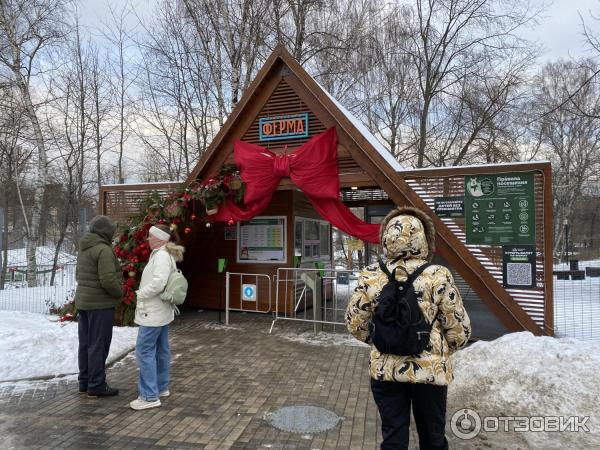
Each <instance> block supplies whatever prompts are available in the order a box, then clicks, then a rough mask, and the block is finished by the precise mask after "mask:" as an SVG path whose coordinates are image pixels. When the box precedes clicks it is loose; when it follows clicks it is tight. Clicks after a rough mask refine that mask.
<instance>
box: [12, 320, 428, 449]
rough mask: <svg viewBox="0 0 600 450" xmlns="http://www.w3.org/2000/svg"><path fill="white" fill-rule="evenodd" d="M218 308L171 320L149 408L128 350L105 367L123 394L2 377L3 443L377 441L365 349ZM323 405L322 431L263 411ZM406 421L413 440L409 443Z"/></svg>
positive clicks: (339, 444) (364, 444)
mask: <svg viewBox="0 0 600 450" xmlns="http://www.w3.org/2000/svg"><path fill="white" fill-rule="evenodd" d="M270 325H271V318H270V317H268V316H264V315H253V314H243V313H238V314H232V316H231V326H229V327H226V326H224V325H222V324H219V323H218V313H216V312H202V313H198V312H187V313H184V314H182V315H181V316H180V317H178V318H177V320H176V322H175V323H174V324H173V325H172V327H171V333H170V342H171V352H172V355H173V363H172V368H171V386H170V390H171V396H170V397H169V398H166V399H164V401H162V400H161V401H162V406H161V407H160V408H156V409H150V410H146V411H133V410H131V409H130V408H129V407H128V404H129V402H130V401H131V400H133V399H134V398H136V397H137V387H136V386H137V365H136V361H135V358H134V357H132V356H128V357H126V358H124V359H122V360H121V361H120V362H118V363H117V364H115V365H113V366H112V367H111V368H109V369H108V372H107V378H108V382H109V383H110V385H111V386H115V387H117V388H119V390H120V395H119V396H116V397H111V398H103V399H88V398H87V397H85V396H80V395H79V394H78V392H77V390H78V385H77V380H76V379H73V378H72V377H71V378H70V379H69V378H66V379H60V380H50V381H43V382H42V381H40V382H35V383H32V384H31V385H30V386H29V387H28V388H27V389H22V388H18V387H17V386H11V385H6V384H4V385H1V386H0V436H2V442H0V448H5V447H3V446H4V445H7V448H15V449H21V448H27V449H31V448H44V449H47V448H77V449H81V448H85V449H88V448H89V449H93V448H115V449H117V448H127V449H133V448H144V449H146V448H161V449H190V448H194V449H203V450H209V449H215V450H223V449H228V448H231V449H236V450H237V449H273V450H274V449H286V450H287V449H295V450H304V449H306V450H311V449H321V450H326V449H343V450H347V449H369V450H376V449H378V448H379V445H380V442H381V433H380V424H381V422H380V419H379V416H378V413H377V409H376V406H375V403H374V401H373V399H372V396H371V392H370V388H369V378H368V373H367V365H368V360H369V352H368V349H366V348H363V347H353V346H341V345H312V344H307V343H304V342H295V341H291V340H289V339H285V338H284V337H283V336H282V334H284V333H285V334H290V333H297V334H300V333H302V332H305V331H306V330H310V329H312V327H311V326H310V325H305V324H301V323H289V322H286V323H279V322H278V323H277V324H276V326H275V329H274V332H273V334H272V335H269V334H268V331H269V328H270ZM291 406H312V407H318V408H324V409H326V410H328V411H331V412H332V414H335V415H336V416H338V417H340V418H341V420H339V422H337V424H336V425H335V426H334V427H333V428H331V429H330V430H328V431H321V432H315V433H310V434H309V433H292V432H289V431H284V430H279V429H276V428H274V427H273V426H272V425H270V424H269V423H268V421H267V420H265V418H266V417H268V415H269V414H270V413H273V412H275V411H277V410H278V409H280V408H282V407H291ZM416 442H417V441H416V432H415V431H414V425H413V427H411V448H416V446H415V444H416Z"/></svg>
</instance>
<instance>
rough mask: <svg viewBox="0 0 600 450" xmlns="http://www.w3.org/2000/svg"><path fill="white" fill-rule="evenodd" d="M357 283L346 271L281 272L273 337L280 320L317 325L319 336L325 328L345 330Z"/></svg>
mask: <svg viewBox="0 0 600 450" xmlns="http://www.w3.org/2000/svg"><path fill="white" fill-rule="evenodd" d="M356 279H357V278H356V276H355V275H354V273H353V272H352V271H350V270H345V269H304V268H279V269H277V290H276V296H275V298H276V300H275V316H274V318H273V323H272V324H271V329H270V330H269V333H272V331H273V326H274V325H275V322H277V321H278V320H291V321H298V322H309V323H313V324H314V329H315V333H316V332H318V331H320V330H323V325H331V326H332V327H333V329H334V330H335V329H336V327H338V328H339V327H340V326H342V327H344V328H345V326H344V315H345V313H346V305H347V304H348V299H349V298H350V295H351V293H352V291H353V289H354V285H355V281H356Z"/></svg>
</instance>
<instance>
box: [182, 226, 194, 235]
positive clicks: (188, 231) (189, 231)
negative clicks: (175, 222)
mask: <svg viewBox="0 0 600 450" xmlns="http://www.w3.org/2000/svg"><path fill="white" fill-rule="evenodd" d="M183 232H184V233H185V234H190V233H191V232H192V229H191V228H190V227H185V229H184V230H183Z"/></svg>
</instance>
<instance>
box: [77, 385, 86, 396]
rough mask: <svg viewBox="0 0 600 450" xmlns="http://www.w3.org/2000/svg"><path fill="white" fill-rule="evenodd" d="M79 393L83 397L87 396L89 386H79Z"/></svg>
mask: <svg viewBox="0 0 600 450" xmlns="http://www.w3.org/2000/svg"><path fill="white" fill-rule="evenodd" d="M79 393H80V394H81V395H83V394H87V386H85V387H84V386H79Z"/></svg>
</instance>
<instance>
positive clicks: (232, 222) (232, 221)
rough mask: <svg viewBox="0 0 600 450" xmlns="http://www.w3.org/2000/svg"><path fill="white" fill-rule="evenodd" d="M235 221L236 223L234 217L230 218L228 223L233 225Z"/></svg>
mask: <svg viewBox="0 0 600 450" xmlns="http://www.w3.org/2000/svg"><path fill="white" fill-rule="evenodd" d="M234 223H235V220H233V219H229V220H228V221H227V225H229V226H232V225H233V224H234Z"/></svg>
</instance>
